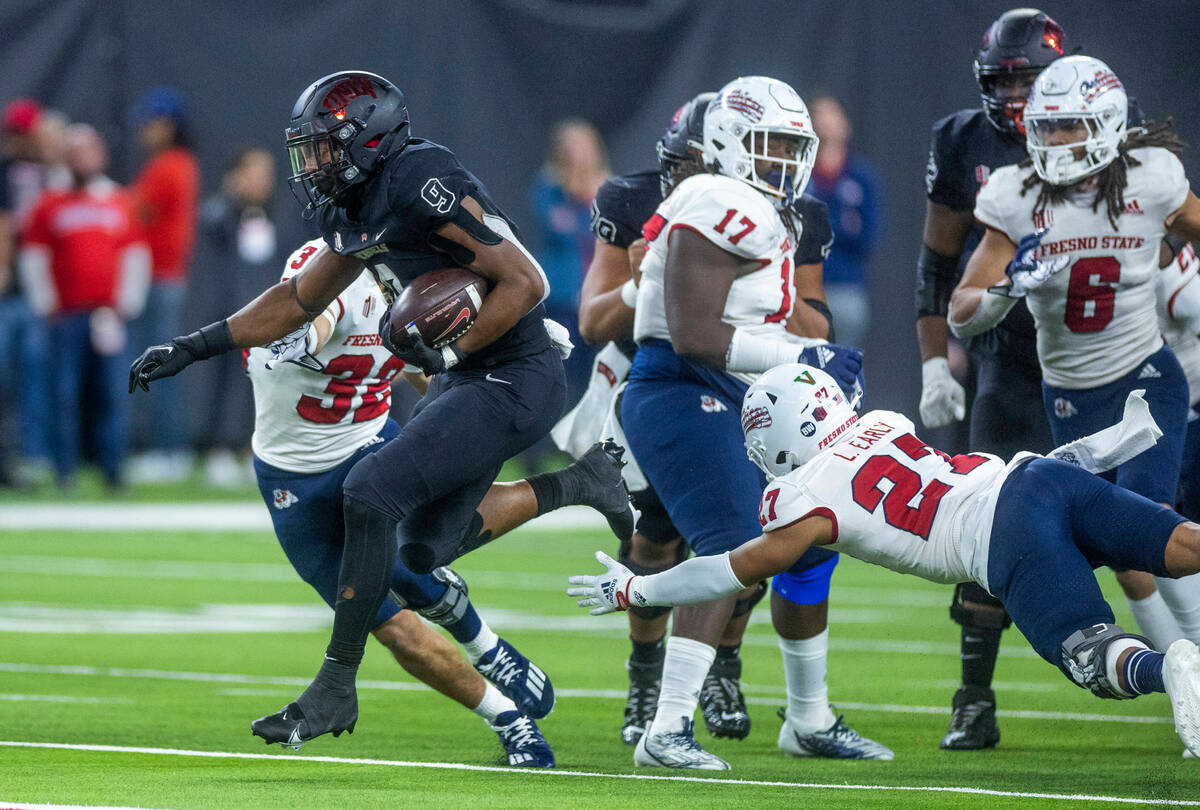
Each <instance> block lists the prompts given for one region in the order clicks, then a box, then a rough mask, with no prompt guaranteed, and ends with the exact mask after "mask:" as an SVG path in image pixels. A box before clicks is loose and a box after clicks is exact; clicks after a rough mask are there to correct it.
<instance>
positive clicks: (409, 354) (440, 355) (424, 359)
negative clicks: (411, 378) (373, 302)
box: [379, 309, 467, 374]
mask: <svg viewBox="0 0 1200 810" xmlns="http://www.w3.org/2000/svg"><path fill="white" fill-rule="evenodd" d="M391 314H392V313H391V310H390V309H389V310H387V311H385V312H384V313H383V315H382V317H380V319H379V339H380V341H381V342H382V343H383V346H384V348H385V349H387V350H388V351H389V352H391V353H392V354H394V355H396V356H397V357H399V358H400V359H401V360H403V361H404V364H405V365H409V366H416V367H417V368H419V369H421V371H424V372H425V373H426V374H438V373H440V372H442V371H446V370H447V369H451V368H454V366H456V365H458V364H459V363H460V362H462V359H463V358H464V357H466V356H467V355H466V353H465V352H463V350H462V349H460V348H458V342H457V341H454V342H451V343H447V344H445V345H444V346H440V347H438V348H436V349H435V348H433V347H432V346H430V345H429V344H427V343H426V342H425V340H424V338H422V337H421V333H420V332H419V331H418V330H417V328H416V326H414V325H413V324H411V323H410V324H409V325H408V328H407V329H406V330H405V331H407V332H408V339H409V342H410V344H411V345H410V346H409V347H408V348H406V349H398V348H396V346H395V344H394V343H392V325H391V320H390V316H391Z"/></svg>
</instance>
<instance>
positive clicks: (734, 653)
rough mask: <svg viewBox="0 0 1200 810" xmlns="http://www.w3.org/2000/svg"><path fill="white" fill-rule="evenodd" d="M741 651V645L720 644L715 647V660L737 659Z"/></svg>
mask: <svg viewBox="0 0 1200 810" xmlns="http://www.w3.org/2000/svg"><path fill="white" fill-rule="evenodd" d="M741 651H742V645H741V644H730V645H725V644H721V645H719V646H718V647H717V658H737V657H738V653H739V652H741Z"/></svg>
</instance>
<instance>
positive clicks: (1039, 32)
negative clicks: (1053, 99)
mask: <svg viewBox="0 0 1200 810" xmlns="http://www.w3.org/2000/svg"><path fill="white" fill-rule="evenodd" d="M1065 38H1066V35H1065V34H1064V33H1063V29H1062V26H1061V25H1059V24H1058V23H1056V22H1055V21H1054V20H1053V19H1051V18H1050V16H1049V15H1047V14H1046V13H1045V12H1044V11H1039V10H1037V9H1036V8H1015V9H1012V10H1011V11H1006V12H1005V13H1004V14H1002V15H1000V19H998V20H996V21H995V22H994V23H992V24H991V25H990V26H988V30H987V31H985V32H984V34H983V41H982V42H981V43H980V45H979V51H978V52H977V53H976V54H975V81H976V82H978V83H979V95H980V96H981V97H982V98H983V109H984V112H986V113H987V117H988V120H989V121H991V123H992V126H994V127H996V129H998V130H1000V131H1001V132H1006V133H1008V134H1010V135H1017V136H1021V135H1024V134H1025V128H1024V125H1023V123H1022V114H1023V112H1024V109H1025V99H1026V97H1027V96H1028V95H1029V91H1028V89H1027V85H1024V84H1023V82H1021V80H1022V79H1023V80H1024V82H1028V81H1031V80H1032V79H1033V78H1034V77H1035V76H1037V74H1038V73H1039V72H1041V70H1042V69H1043V68H1044V67H1046V66H1047V65H1049V64H1050V63H1051V62H1053V61H1054V60H1055V59H1058V58H1059V57H1060V56H1062V55H1063V53H1064V51H1063V41H1064V39H1065ZM1006 79H1009V80H1011V81H1017V82H1019V83H1020V85H1019V86H1017V87H1011V86H1010V87H1006V86H1005V85H1006V84H1008V82H1007V81H1006Z"/></svg>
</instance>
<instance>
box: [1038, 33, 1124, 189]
mask: <svg viewBox="0 0 1200 810" xmlns="http://www.w3.org/2000/svg"><path fill="white" fill-rule="evenodd" d="M1128 113H1129V98H1128V97H1127V96H1126V95H1125V88H1124V87H1122V86H1121V82H1120V80H1119V79H1117V74H1115V73H1113V72H1112V70H1110V69H1109V67H1108V65H1106V64H1104V63H1103V62H1101V61H1100V60H1099V59H1094V58H1093V57H1091V56H1067V57H1064V58H1062V59H1058V60H1056V61H1054V62H1051V63H1050V66H1049V67H1047V68H1046V69H1045V70H1043V71H1042V72H1041V73H1040V74H1038V77H1037V81H1035V82H1034V83H1033V91H1032V92H1031V93H1030V94H1029V101H1027V102H1026V103H1025V133H1026V134H1025V147H1026V149H1028V150H1029V157H1030V158H1032V159H1033V168H1034V171H1036V172H1037V173H1038V177H1041V178H1042V179H1043V180H1045V181H1046V182H1047V183H1051V184H1052V185H1056V186H1069V185H1071V184H1073V183H1077V182H1079V181H1080V180H1082V179H1084V178H1085V177H1088V176H1090V175H1093V174H1095V173H1096V172H1098V171H1100V170H1101V169H1103V168H1104V167H1105V166H1107V165H1108V164H1110V163H1112V162H1113V161H1114V160H1116V158H1117V154H1118V153H1117V147H1118V146H1120V145H1121V144H1122V143H1124V141H1125V119H1126V117H1127V115H1128ZM1079 124H1083V125H1084V126H1086V127H1087V137H1086V138H1085V139H1084V140H1081V141H1076V142H1073V143H1054V144H1052V143H1050V142H1049V141H1050V139H1051V136H1052V135H1053V134H1054V133H1055V132H1057V131H1060V130H1062V129H1065V128H1070V127H1074V126H1078V125H1079ZM1080 151H1082V155H1081V156H1079V157H1076V153H1077V152H1080Z"/></svg>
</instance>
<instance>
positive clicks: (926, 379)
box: [920, 357, 967, 428]
mask: <svg viewBox="0 0 1200 810" xmlns="http://www.w3.org/2000/svg"><path fill="white" fill-rule="evenodd" d="M920 411H921V421H922V422H924V423H925V427H927V428H940V427H945V426H946V425H948V424H950V423H951V422H957V421H959V420H961V419H962V418H963V417H964V416H966V413H967V395H966V392H965V391H963V387H962V386H961V385H959V384H958V380H956V379H954V375H953V374H951V373H950V364H949V363H948V362H947V361H946V358H945V357H930V358H929V359H928V360H926V361H925V362H924V363H922V364H921V407H920Z"/></svg>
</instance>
